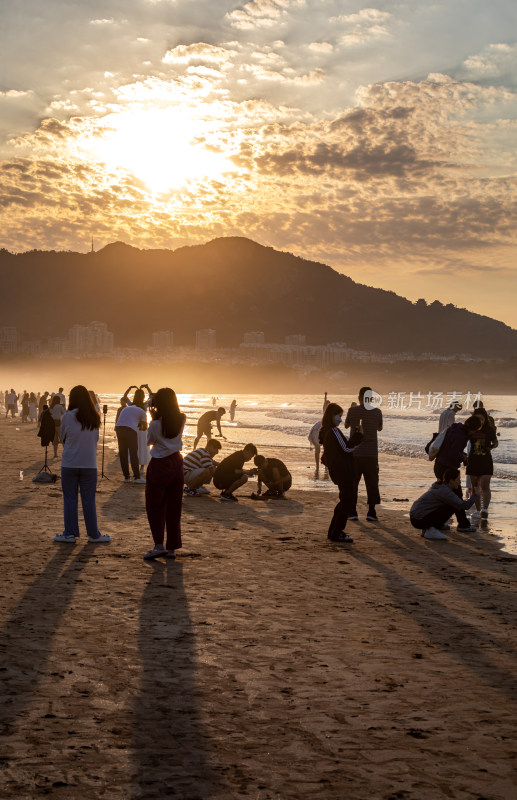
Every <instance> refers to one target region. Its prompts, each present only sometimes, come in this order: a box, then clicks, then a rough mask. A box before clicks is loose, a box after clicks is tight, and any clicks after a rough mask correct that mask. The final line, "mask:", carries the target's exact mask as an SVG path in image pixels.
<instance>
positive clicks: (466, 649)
mask: <svg viewBox="0 0 517 800" xmlns="http://www.w3.org/2000/svg"><path fill="white" fill-rule="evenodd" d="M349 552H350V557H351V558H355V559H356V560H357V561H360V562H362V563H363V564H366V565H367V566H368V567H370V569H372V570H375V571H376V572H378V573H379V574H380V575H383V576H384V577H385V579H386V586H387V587H388V588H389V589H390V591H391V592H392V594H393V598H394V604H395V606H396V607H397V608H399V609H400V610H401V611H403V612H404V613H405V614H407V616H408V617H410V618H411V619H412V620H413V621H416V622H417V623H418V624H419V625H420V627H421V629H422V631H423V633H424V635H425V636H427V637H428V638H429V640H430V641H431V642H432V643H433V644H434V645H435V646H437V647H439V648H440V649H441V650H443V651H444V652H445V653H447V655H448V656H450V657H451V658H454V659H456V661H458V663H460V664H462V665H463V666H464V667H465V668H466V669H467V670H469V671H470V672H472V673H473V674H474V675H477V676H478V677H479V678H480V679H481V680H482V681H483V682H484V683H485V684H486V685H487V686H490V687H491V688H492V689H495V690H496V691H497V692H500V693H501V694H504V695H506V696H507V697H508V699H509V700H511V701H513V702H515V700H516V699H517V690H516V688H515V682H516V670H517V660H516V659H515V652H514V651H513V650H512V649H511V648H510V647H508V646H507V645H506V644H505V643H501V642H498V641H497V639H496V638H495V636H492V635H490V634H488V633H486V632H485V631H483V630H481V628H478V627H476V625H473V624H471V623H470V622H467V621H466V620H464V619H462V618H461V617H460V616H459V615H456V614H454V613H453V612H452V611H451V610H450V609H449V608H447V607H446V606H445V605H443V604H442V603H440V601H439V599H438V597H437V595H436V594H433V593H431V592H428V591H427V590H426V589H424V588H423V587H422V586H419V585H417V584H415V583H413V582H412V581H410V580H408V579H407V578H405V577H403V576H402V575H400V574H399V573H398V572H395V570H393V569H390V567H388V566H386V565H385V564H383V563H381V562H380V561H377V560H376V559H374V558H372V557H371V556H368V555H366V554H365V553H361V552H360V551H358V550H350V551H349ZM486 648H489V649H493V650H495V651H499V652H500V654H501V655H503V654H504V655H503V658H504V659H505V660H506V661H508V658H511V659H513V661H514V664H513V667H512V671H509V670H507V669H505V668H504V667H500V666H497V664H496V663H495V660H494V661H492V660H491V658H490V653H489V652H487V650H486Z"/></svg>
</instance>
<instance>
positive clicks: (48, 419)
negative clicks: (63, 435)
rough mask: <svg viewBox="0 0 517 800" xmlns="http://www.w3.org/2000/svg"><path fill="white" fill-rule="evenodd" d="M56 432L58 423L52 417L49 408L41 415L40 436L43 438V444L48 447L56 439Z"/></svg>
mask: <svg viewBox="0 0 517 800" xmlns="http://www.w3.org/2000/svg"><path fill="white" fill-rule="evenodd" d="M55 432H56V424H55V422H54V420H53V418H52V414H51V413H50V411H49V410H48V408H46V409H45V411H43V414H42V415H41V424H40V429H39V431H38V436H39V437H40V439H41V446H42V447H48V446H49V444H51V443H52V442H53V441H54V434H55Z"/></svg>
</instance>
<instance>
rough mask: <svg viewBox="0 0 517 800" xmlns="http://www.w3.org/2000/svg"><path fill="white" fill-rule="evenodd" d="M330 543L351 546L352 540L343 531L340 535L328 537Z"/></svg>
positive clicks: (334, 534) (335, 534)
mask: <svg viewBox="0 0 517 800" xmlns="http://www.w3.org/2000/svg"><path fill="white" fill-rule="evenodd" d="M329 539H330V541H331V542H342V543H345V544H353V543H354V540H353V539H352V537H351V536H349V535H348V534H347V533H345V532H344V531H343V532H342V533H333V534H331V535H330V536H329Z"/></svg>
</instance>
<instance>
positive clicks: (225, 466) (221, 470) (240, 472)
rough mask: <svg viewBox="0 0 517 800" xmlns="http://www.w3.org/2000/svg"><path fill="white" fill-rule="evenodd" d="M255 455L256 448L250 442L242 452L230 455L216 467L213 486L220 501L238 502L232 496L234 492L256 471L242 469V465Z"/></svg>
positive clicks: (238, 451) (237, 451)
mask: <svg viewBox="0 0 517 800" xmlns="http://www.w3.org/2000/svg"><path fill="white" fill-rule="evenodd" d="M256 455H257V448H256V447H255V445H254V444H251V442H250V443H249V444H247V445H245V447H244V448H243V449H242V450H236V451H235V453H230V455H229V456H226V458H224V459H223V460H222V461H221V463H220V464H219V465H218V466H217V468H216V470H215V473H214V486H215V488H216V489H219V490H220V491H221V494H220V495H219V497H220V498H221V500H224V501H230V502H231V501H233V502H234V503H238V502H239V501H238V500H237V498H236V497H235V495H234V492H235V490H236V489H238V488H239V487H240V486H244V484H245V483H246V482H247V480H248V478H251V477H252V476H253V475H256V474H257V470H256V469H244V464H245V462H246V461H251V459H252V458H253V456H256Z"/></svg>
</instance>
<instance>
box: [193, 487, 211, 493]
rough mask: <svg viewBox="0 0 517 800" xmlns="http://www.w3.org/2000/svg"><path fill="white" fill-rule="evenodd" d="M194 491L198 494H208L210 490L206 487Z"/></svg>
mask: <svg viewBox="0 0 517 800" xmlns="http://www.w3.org/2000/svg"><path fill="white" fill-rule="evenodd" d="M196 491H197V493H198V494H210V490H209V489H207V488H206V486H198V487H197V490H196Z"/></svg>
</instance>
